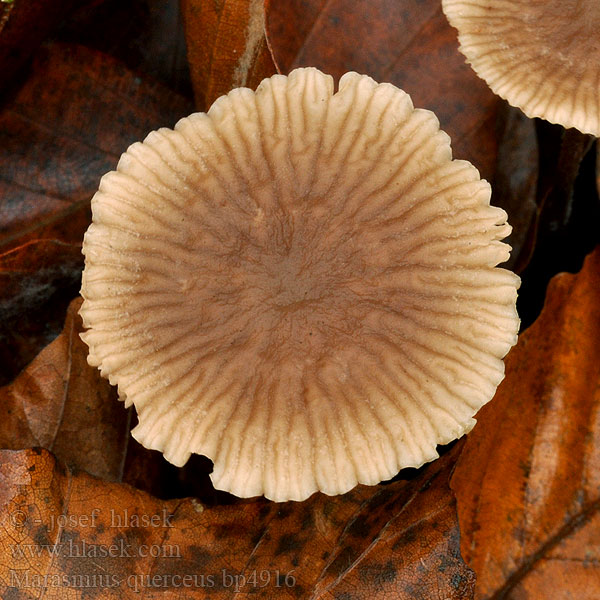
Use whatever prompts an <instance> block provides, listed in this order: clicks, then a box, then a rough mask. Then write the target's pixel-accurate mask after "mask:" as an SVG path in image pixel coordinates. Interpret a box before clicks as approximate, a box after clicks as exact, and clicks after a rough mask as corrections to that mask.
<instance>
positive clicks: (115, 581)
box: [9, 569, 296, 593]
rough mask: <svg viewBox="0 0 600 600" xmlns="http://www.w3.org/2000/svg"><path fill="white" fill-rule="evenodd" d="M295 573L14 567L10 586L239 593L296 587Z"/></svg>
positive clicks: (18, 587)
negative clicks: (60, 570)
mask: <svg viewBox="0 0 600 600" xmlns="http://www.w3.org/2000/svg"><path fill="white" fill-rule="evenodd" d="M293 572H294V571H293V570H292V571H288V572H287V573H285V572H283V571H279V570H268V569H263V570H258V569H254V570H252V571H248V572H245V573H244V574H242V573H234V572H232V571H228V570H227V569H222V570H221V571H220V572H219V573H214V574H208V575H203V574H197V573H194V574H181V573H174V574H160V575H140V574H137V575H128V576H119V575H116V574H108V573H93V574H88V575H85V574H81V573H80V574H77V575H69V574H67V573H55V574H46V575H42V574H40V573H36V572H33V571H26V570H23V571H18V570H16V569H12V570H11V572H10V583H9V586H10V587H12V588H16V589H26V588H35V589H42V588H43V589H48V588H73V589H100V588H118V587H122V586H127V587H128V588H130V589H131V590H133V591H134V592H135V593H139V592H140V591H142V590H143V589H147V588H154V589H158V588H161V589H167V588H215V589H228V590H230V591H234V592H236V593H237V592H242V591H251V590H252V589H257V588H266V587H268V586H272V587H275V588H292V587H294V586H295V585H296V578H295V577H294V574H293Z"/></svg>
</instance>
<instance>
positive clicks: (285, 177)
mask: <svg viewBox="0 0 600 600" xmlns="http://www.w3.org/2000/svg"><path fill="white" fill-rule="evenodd" d="M490 192H491V191H490V186H489V184H488V183H487V182H486V181H483V180H481V179H480V177H479V173H478V172H477V169H475V167H473V166H472V165H471V164H470V163H468V162H465V161H461V160H452V155H451V149H450V140H449V137H448V135H447V134H445V133H444V132H442V131H440V129H439V123H438V120H437V119H436V117H435V115H434V114H433V113H432V112H430V111H427V110H419V109H417V110H415V109H414V108H413V105H412V102H411V100H410V98H409V96H408V95H407V94H406V93H405V92H403V91H402V90H399V89H397V88H396V87H394V86H392V85H390V84H387V83H384V84H377V83H375V82H374V81H373V80H372V79H371V78H370V77H367V76H365V75H358V74H356V73H347V74H346V75H344V76H343V77H342V78H341V80H340V84H339V91H338V92H337V93H335V94H334V93H333V80H332V78H331V77H330V76H328V75H324V74H323V73H321V72H320V71H318V70H317V69H314V68H305V69H297V70H295V71H293V72H292V73H290V75H289V76H288V77H285V76H282V75H275V76H273V77H271V78H270V79H265V80H264V81H263V82H262V83H261V84H260V85H259V86H258V89H257V90H256V92H253V91H251V90H249V89H246V88H241V89H235V90H233V91H232V92H230V93H229V94H228V95H227V96H223V97H221V98H219V99H218V100H217V101H216V102H215V103H214V104H213V105H212V107H211V108H210V110H209V111H208V113H207V114H204V113H197V114H193V115H191V116H189V117H187V118H184V119H182V120H180V121H179V122H178V123H177V125H176V126H175V129H174V130H170V129H160V130H158V131H154V132H152V133H150V134H149V135H148V137H147V138H146V139H145V140H144V142H142V143H135V144H133V145H132V146H130V147H129V149H128V150H127V152H125V153H124V154H123V155H122V157H121V159H120V161H119V164H118V166H117V170H116V171H113V172H110V173H108V174H107V175H105V176H104V177H103V178H102V180H101V183H100V188H99V191H98V192H97V193H96V195H95V196H94V198H93V200H92V209H93V222H92V224H91V226H90V228H89V230H88V231H87V233H86V235H85V239H84V244H83V252H84V254H85V271H84V274H83V285H82V290H81V293H82V295H83V297H84V302H83V305H82V308H81V315H82V317H83V320H84V324H85V326H86V327H88V328H89V330H88V331H87V332H85V333H84V334H82V338H83V339H84V341H85V342H86V343H87V344H88V346H89V350H90V352H89V359H88V360H89V363H90V364H91V365H94V366H98V367H99V368H100V370H101V372H102V374H103V375H104V376H106V377H108V378H109V380H110V381H111V383H113V384H117V385H118V389H119V394H120V397H121V398H122V399H124V400H125V402H126V404H127V405H131V404H134V405H135V407H136V410H137V413H138V417H139V424H138V425H137V427H135V429H134V430H133V432H132V433H133V435H134V437H135V438H136V439H137V440H138V441H139V442H141V443H142V444H143V445H144V446H146V447H147V448H153V449H157V450H160V451H161V452H163V453H164V456H165V458H166V459H167V460H169V461H170V462H172V463H174V464H175V465H183V464H184V463H185V462H186V461H187V460H188V458H189V456H190V454H191V453H198V454H204V455H206V456H208V457H209V458H211V459H212V460H213V461H214V471H213V473H212V476H211V477H212V480H213V483H214V485H215V487H216V488H218V489H222V490H227V491H230V492H232V493H233V494H236V495H238V496H242V497H248V496H255V495H260V494H264V495H265V496H266V497H268V498H271V499H273V500H277V501H283V500H302V499H304V498H306V497H308V496H309V495H310V494H312V493H313V492H315V491H316V490H321V491H323V492H325V493H326V494H339V493H343V492H346V491H347V490H349V489H351V488H352V487H353V486H355V485H356V484H357V483H364V484H369V485H372V484H376V483H378V482H380V481H382V480H385V479H389V478H391V477H393V476H394V475H395V474H396V473H397V472H398V471H399V470H400V469H401V468H403V467H409V466H410V467H418V466H420V465H422V464H423V463H424V462H426V461H430V460H432V459H434V458H436V457H437V452H436V445H437V444H445V443H448V442H450V441H451V440H453V439H455V438H457V437H459V436H461V435H463V434H464V433H465V432H466V431H468V430H469V429H470V428H471V427H472V426H473V424H474V420H473V418H472V417H473V415H474V414H475V413H476V411H477V410H478V409H479V408H480V407H481V406H482V405H483V404H485V403H486V402H488V401H489V400H490V399H491V398H492V396H493V395H494V392H495V390H496V386H497V385H498V384H499V382H500V381H501V380H502V378H503V374H504V365H503V362H502V360H501V358H502V357H503V356H504V355H505V354H506V353H507V352H508V350H509V349H510V347H511V346H512V345H513V344H515V342H516V335H517V330H518V326H519V320H518V317H517V314H516V309H515V301H516V292H517V288H518V286H519V278H518V277H517V276H516V275H514V274H513V273H511V272H509V271H507V270H504V269H501V268H495V267H496V265H497V264H498V263H499V262H502V261H505V260H506V259H507V258H508V256H509V246H507V244H505V243H502V242H501V241H500V240H501V239H503V238H504V237H505V236H507V235H508V234H509V232H510V226H509V225H508V224H507V223H506V213H505V212H504V211H503V210H501V209H499V208H495V207H491V206H490V205H489V201H490Z"/></svg>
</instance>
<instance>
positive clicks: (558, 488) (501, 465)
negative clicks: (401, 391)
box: [451, 248, 600, 600]
mask: <svg viewBox="0 0 600 600" xmlns="http://www.w3.org/2000/svg"><path fill="white" fill-rule="evenodd" d="M599 336H600V248H597V249H596V250H595V251H594V252H593V253H592V254H591V255H589V256H588V257H587V258H586V260H585V263H584V266H583V268H582V270H581V271H580V273H578V274H576V275H570V274H561V275H558V276H556V277H555V278H554V279H553V280H552V281H551V284H550V286H549V288H548V293H547V299H546V305H545V306H544V309H543V311H542V314H541V316H540V317H539V318H538V320H537V321H536V322H535V323H534V324H533V325H532V326H531V327H530V328H529V329H528V330H527V331H525V333H523V334H522V335H521V338H520V339H519V342H518V344H517V346H516V347H515V348H514V349H513V351H512V352H511V353H510V355H509V356H508V359H507V362H506V373H507V376H506V379H505V381H504V382H503V383H502V384H501V385H500V387H499V388H498V393H497V395H496V398H495V399H494V401H493V402H491V403H490V404H489V405H487V406H486V407H484V408H483V409H482V410H481V411H480V413H479V415H478V424H477V425H476V427H475V428H474V430H473V431H472V432H471V433H470V434H469V436H468V439H467V441H466V443H465V446H464V450H463V453H462V454H461V456H460V458H459V460H458V462H457V465H456V470H455V472H454V475H453V478H452V481H451V485H452V488H453V489H454V491H455V493H456V497H457V505H458V511H459V518H460V524H461V534H462V552H463V556H464V557H465V560H466V561H467V562H468V563H469V564H470V566H471V567H472V568H473V569H474V570H475V572H476V573H477V577H478V580H477V587H476V598H478V599H483V598H486V599H494V600H500V599H501V598H515V599H517V598H528V599H537V598H540V599H542V598H548V593H549V592H548V590H552V591H551V595H552V598H553V600H561V599H563V598H565V599H566V598H574V597H576V598H582V599H584V598H589V599H590V600H591V599H595V598H598V597H600V583H599V581H598V576H597V574H598V566H599V565H600V545H599V544H598V540H599V539H600V459H599V457H600V421H599V420H598V414H600V411H599V407H600V346H599V345H598V337H599ZM490 432H493V434H491V433H490Z"/></svg>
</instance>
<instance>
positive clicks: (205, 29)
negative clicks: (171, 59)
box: [181, 0, 277, 110]
mask: <svg viewBox="0 0 600 600" xmlns="http://www.w3.org/2000/svg"><path fill="white" fill-rule="evenodd" d="M265 4H266V0H215V1H212V0H211V1H209V2H206V1H205V0H182V2H181V7H182V12H183V17H184V26H185V32H186V41H187V48H188V61H189V64H190V75H191V78H192V85H193V88H194V95H195V97H196V106H197V108H198V109H199V110H207V109H208V108H209V107H210V105H211V104H212V103H213V102H214V101H215V100H216V99H217V98H218V97H219V96H222V95H223V94H226V93H227V92H229V91H230V90H231V89H232V88H236V87H242V86H243V87H249V88H252V89H254V88H256V86H257V85H258V84H259V83H260V82H261V81H262V80H263V79H264V78H265V77H270V76H271V75H273V74H274V73H277V68H276V66H275V63H274V61H273V58H272V55H271V51H270V50H269V47H268V43H267V39H266V34H265Z"/></svg>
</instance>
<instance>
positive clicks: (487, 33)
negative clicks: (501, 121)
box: [442, 0, 600, 137]
mask: <svg viewBox="0 0 600 600" xmlns="http://www.w3.org/2000/svg"><path fill="white" fill-rule="evenodd" d="M442 6H443V9H444V12H445V13H446V16H447V17H448V20H449V21H450V24H451V25H452V26H454V27H455V28H456V29H458V39H459V41H460V50H461V52H462V53H463V54H464V55H465V56H466V57H467V62H468V63H469V64H470V65H471V66H472V67H473V69H474V70H475V72H476V73H477V74H478V75H479V76H480V77H481V78H482V79H484V80H485V81H486V82H487V84H488V85H489V86H490V88H491V89H492V90H493V91H494V92H495V93H496V94H498V95H499V96H501V97H502V98H504V99H506V100H507V101H508V102H509V103H510V104H512V105H513V106H517V107H519V108H520V109H521V110H522V111H523V112H524V113H525V114H526V115H527V116H528V117H541V118H542V119H546V120H547V121H550V122H551V123H559V124H561V125H563V126H564V127H576V128H577V129H579V130H580V131H582V132H584V133H590V134H592V135H595V136H597V137H598V136H600V0H442Z"/></svg>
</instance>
